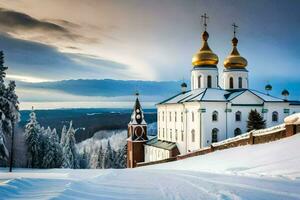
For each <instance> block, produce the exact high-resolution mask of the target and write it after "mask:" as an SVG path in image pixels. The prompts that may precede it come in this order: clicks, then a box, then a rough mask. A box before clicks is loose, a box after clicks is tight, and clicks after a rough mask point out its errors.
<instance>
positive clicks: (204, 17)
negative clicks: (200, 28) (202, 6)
mask: <svg viewBox="0 0 300 200" xmlns="http://www.w3.org/2000/svg"><path fill="white" fill-rule="evenodd" d="M207 19H208V17H207V15H206V13H204V15H201V20H203V25H204V30H205V31H206V27H207V21H206V20H207Z"/></svg>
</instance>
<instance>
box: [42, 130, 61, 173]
mask: <svg viewBox="0 0 300 200" xmlns="http://www.w3.org/2000/svg"><path fill="white" fill-rule="evenodd" d="M44 143H45V152H44V157H43V164H42V167H43V168H58V167H61V161H62V149H61V146H60V144H59V142H58V136H57V133H56V129H53V131H51V129H50V128H49V127H48V129H47V130H46V132H45V135H44Z"/></svg>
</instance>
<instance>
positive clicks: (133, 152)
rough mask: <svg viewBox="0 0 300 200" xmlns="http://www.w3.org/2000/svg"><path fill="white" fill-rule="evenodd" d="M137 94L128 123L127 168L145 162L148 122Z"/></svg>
mask: <svg viewBox="0 0 300 200" xmlns="http://www.w3.org/2000/svg"><path fill="white" fill-rule="evenodd" d="M138 95H139V94H138V93H137V94H136V96H137V97H136V100H135V104H134V107H133V112H132V115H131V120H130V122H129V124H128V135H127V136H128V138H127V168H134V167H135V166H136V163H138V162H144V144H145V143H146V142H147V140H148V138H147V123H146V121H145V119H144V114H143V110H142V107H141V104H140V101H139V98H138Z"/></svg>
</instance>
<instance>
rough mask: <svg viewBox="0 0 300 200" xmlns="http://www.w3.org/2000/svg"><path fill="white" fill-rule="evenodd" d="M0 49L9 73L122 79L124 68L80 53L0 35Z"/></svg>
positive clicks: (65, 77) (120, 64)
mask: <svg viewBox="0 0 300 200" xmlns="http://www.w3.org/2000/svg"><path fill="white" fill-rule="evenodd" d="M0 49H1V50H3V51H4V53H5V61H6V64H7V65H8V66H9V73H10V74H17V75H22V76H31V77H39V78H43V79H52V80H53V79H54V80H61V79H71V78H107V77H110V75H111V74H115V75H116V76H125V74H126V71H124V70H125V69H127V68H128V66H127V65H125V64H123V63H118V62H115V61H112V60H107V59H97V58H92V57H90V56H86V55H84V54H69V53H62V52H59V51H58V50H57V49H56V48H54V47H51V46H48V45H44V44H40V43H37V42H31V41H26V40H21V39H16V38H12V37H10V36H9V35H7V34H0Z"/></svg>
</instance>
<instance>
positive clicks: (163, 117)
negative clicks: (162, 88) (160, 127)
mask: <svg viewBox="0 0 300 200" xmlns="http://www.w3.org/2000/svg"><path fill="white" fill-rule="evenodd" d="M164 119H165V112H162V121H164Z"/></svg>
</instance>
